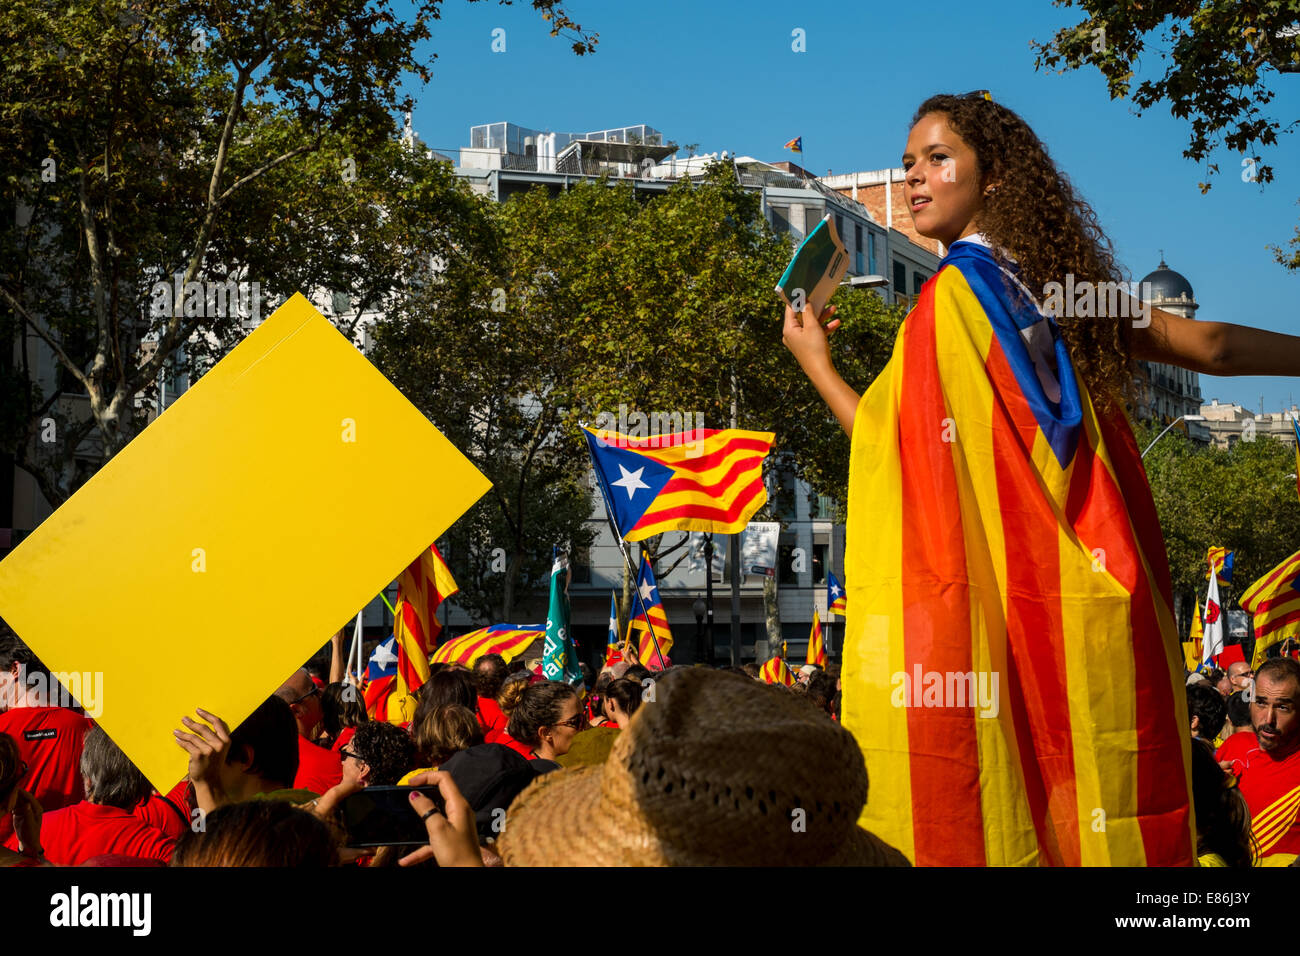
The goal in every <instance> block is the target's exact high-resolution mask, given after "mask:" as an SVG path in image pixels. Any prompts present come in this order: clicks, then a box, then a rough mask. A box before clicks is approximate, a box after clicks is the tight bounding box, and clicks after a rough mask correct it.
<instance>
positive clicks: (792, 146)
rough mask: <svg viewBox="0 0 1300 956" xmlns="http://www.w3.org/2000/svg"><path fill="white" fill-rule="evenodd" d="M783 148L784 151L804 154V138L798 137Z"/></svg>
mask: <svg viewBox="0 0 1300 956" xmlns="http://www.w3.org/2000/svg"><path fill="white" fill-rule="evenodd" d="M782 148H783V149H789V150H793V151H794V152H796V153H802V152H803V137H802V136H796V137H795V138H794V139H792V140H790V142H788V143H786V144H785V146H783V147H782Z"/></svg>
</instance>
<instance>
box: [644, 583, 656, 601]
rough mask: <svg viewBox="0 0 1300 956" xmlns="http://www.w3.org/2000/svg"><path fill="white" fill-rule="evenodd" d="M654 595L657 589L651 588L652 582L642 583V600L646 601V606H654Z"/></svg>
mask: <svg viewBox="0 0 1300 956" xmlns="http://www.w3.org/2000/svg"><path fill="white" fill-rule="evenodd" d="M654 595H655V589H654V588H652V587H651V586H650V582H649V581H644V582H642V584H641V600H642V601H644V602H645V603H646V604H653V603H654Z"/></svg>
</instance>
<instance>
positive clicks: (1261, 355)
mask: <svg viewBox="0 0 1300 956" xmlns="http://www.w3.org/2000/svg"><path fill="white" fill-rule="evenodd" d="M1133 357H1134V358H1135V359H1144V360H1146V361H1149V362H1163V363H1165V364H1166V365H1177V366H1178V367H1179V368H1185V369H1189V370H1190V371H1193V372H1200V373H1202V374H1204V375H1300V336H1296V335H1285V334H1283V333H1282V332H1268V331H1266V330H1264V329H1256V328H1251V327H1250V326H1248V325H1231V324H1229V323H1227V322H1206V321H1202V320H1200V319H1185V318H1183V317H1182V316H1179V315H1174V314H1172V313H1170V312H1165V311H1164V310H1163V309H1154V308H1153V309H1152V310H1151V324H1150V325H1148V326H1146V327H1145V328H1134V330H1133Z"/></svg>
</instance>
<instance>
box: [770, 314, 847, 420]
mask: <svg viewBox="0 0 1300 956" xmlns="http://www.w3.org/2000/svg"><path fill="white" fill-rule="evenodd" d="M834 313H835V306H833V305H832V306H830V307H828V308H826V309H823V310H822V314H821V321H820V322H815V321H813V318H812V315H811V314H810V313H809V312H808V311H807V310H805V311H804V312H801V313H799V312H795V310H794V309H792V308H790V306H788V305H787V306H786V307H785V327H784V329H783V334H782V337H781V341H783V342H784V343H785V347H786V348H788V349H789V350H790V351H791V352H792V353H793V354H794V357H795V359H796V360H797V361H798V362H799V367H800V368H801V369H803V373H804V374H805V375H807V376H808V381H810V382H812V383H813V387H814V388H816V389H817V392H818V394H819V395H821V397H822V400H823V401H824V402H825V403H826V404H827V405H828V406H830V410H831V414H833V415H834V416H835V417H836V418H837V419H839V423H840V427H841V428H843V429H844V431H845V433H846V434H847V435H848V436H849V437H850V438H852V437H853V418H854V416H855V415H856V414H857V412H858V402H859V401H860V400H861V396H860V395H858V393H857V392H855V391H854V390H853V389H852V388H850V387H849V385H848V383H847V382H845V381H844V379H842V378H840V373H839V372H837V371H835V365H834V363H832V362H831V350H830V346H829V345H828V344H827V337H828V336H829V335H830V334H831V333H832V332H834V331H835V330H836V329H838V328H839V327H840V320H839V319H831V318H830V317H831V316H832V315H834Z"/></svg>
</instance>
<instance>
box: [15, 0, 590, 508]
mask: <svg viewBox="0 0 1300 956" xmlns="http://www.w3.org/2000/svg"><path fill="white" fill-rule="evenodd" d="M507 2H508V0H507ZM532 5H533V7H534V8H536V9H537V10H538V11H540V12H541V13H542V15H543V17H544V18H545V19H546V20H547V21H548V22H549V24H550V27H551V32H552V35H559V34H561V33H564V34H566V35H567V36H572V37H573V42H574V46H575V52H582V53H585V52H587V51H588V50H589V49H591V46H592V44H593V43H594V40H595V38H594V36H593V37H587V36H586V35H584V34H582V32H581V28H580V27H579V26H578V25H577V24H575V23H573V21H572V20H571V19H570V18H569V17H568V15H567V14H566V13H565V12H564V9H563V7H562V6H561V5H560V4H559V3H558V2H557V0H533V2H532ZM439 6H440V3H439V2H438V0H423V2H418V3H416V4H414V5H412V6H410V7H409V8H405V9H403V10H402V11H400V12H398V11H395V9H394V7H393V5H392V4H390V3H389V2H388V0H307V2H304V3H296V4H282V3H272V4H262V5H245V6H242V7H231V6H230V5H228V4H224V3H215V2H208V0H199V2H194V3H185V4H172V3H162V2H156V0H106V2H98V0H97V2H93V3H92V2H89V0H71V2H65V3H59V4H55V3H52V2H49V0H13V2H10V3H6V4H5V5H4V6H3V8H0V171H3V172H0V202H2V204H3V206H4V207H5V208H6V209H11V210H17V224H16V228H13V229H7V230H5V231H4V232H3V234H2V235H0V307H3V308H5V309H7V310H8V311H9V313H10V314H11V315H12V316H13V317H14V319H16V320H17V321H18V322H20V323H21V326H22V328H23V329H24V331H25V333H26V334H30V335H32V336H35V337H38V338H39V339H41V340H42V341H43V342H44V344H45V346H46V347H48V349H49V350H50V351H51V352H52V353H53V354H54V356H55V359H56V361H57V363H58V368H57V372H56V374H54V375H51V376H46V378H45V380H44V381H37V382H36V384H37V388H36V389H34V390H24V389H21V388H11V387H8V386H6V389H5V391H6V394H7V395H10V397H12V398H14V399H15V400H21V402H22V405H23V412H22V414H21V415H20V416H18V417H19V418H20V422H18V423H17V425H16V426H15V423H14V422H13V421H11V420H10V416H6V417H5V419H4V420H3V421H0V425H5V426H10V427H8V428H7V430H6V432H5V433H4V434H3V435H0V441H2V442H3V444H4V447H5V449H6V450H7V451H9V452H10V453H12V454H13V455H14V456H15V459H16V461H17V463H18V464H19V465H20V466H21V467H23V468H24V469H26V470H27V471H29V472H30V473H31V474H32V475H33V476H34V477H35V479H36V481H37V483H38V484H39V486H40V488H41V490H42V492H43V493H44V494H45V496H46V497H47V498H48V499H49V501H50V502H51V503H53V504H55V505H57V504H59V503H60V502H62V501H63V500H64V499H66V498H67V497H68V496H69V495H70V494H71V493H72V492H73V491H74V490H75V489H76V488H77V487H78V486H79V484H80V483H81V482H82V481H84V480H85V478H86V477H88V475H89V474H90V473H91V472H93V471H94V470H95V469H96V468H97V467H98V466H99V465H100V464H102V463H103V462H104V461H106V460H108V459H109V458H111V457H112V456H113V455H114V454H115V453H116V452H117V451H118V450H120V449H121V448H122V447H123V446H124V445H125V444H126V443H127V442H128V441H129V440H130V439H131V438H132V437H133V435H134V434H135V433H136V432H138V430H139V429H140V427H141V426H142V424H143V421H144V415H143V412H142V411H141V410H140V408H139V407H138V404H139V403H138V399H139V397H140V396H141V393H142V392H144V391H145V390H146V389H150V388H152V387H153V383H155V382H156V381H157V380H158V379H159V377H160V376H161V375H163V374H165V373H166V372H167V370H168V369H172V368H175V367H176V366H178V365H184V364H186V363H194V364H196V365H197V366H199V367H200V368H201V366H202V363H203V362H205V361H208V362H210V360H211V359H212V358H213V357H215V356H217V355H220V354H221V353H222V352H223V351H224V350H225V349H227V348H228V347H229V346H230V344H232V343H233V342H234V341H237V340H238V338H239V337H240V335H241V334H242V332H243V331H244V329H242V328H241V321H242V320H241V318H240V317H239V316H237V315H236V314H234V311H233V310H231V309H229V308H228V307H226V308H219V309H216V310H215V311H216V312H217V313H219V314H213V312H214V310H213V309H211V308H208V307H207V306H206V303H203V304H200V303H199V301H198V297H193V298H191V297H189V296H185V297H176V296H173V297H172V299H173V301H170V302H166V301H161V297H160V296H157V295H155V283H157V282H158V281H160V280H170V279H171V278H172V277H173V276H177V275H178V276H179V277H180V282H181V284H182V288H184V287H185V284H186V283H189V282H191V281H214V282H217V283H220V282H223V281H224V280H226V279H234V280H240V281H247V282H257V283H259V285H260V287H261V291H262V293H263V295H264V296H265V298H266V304H267V307H268V308H269V307H271V306H273V305H274V304H275V303H276V301H278V299H280V298H283V297H284V296H287V295H288V294H289V293H291V292H294V291H299V290H304V291H311V290H313V289H316V288H325V289H329V290H332V291H336V292H343V293H346V294H348V295H350V296H351V297H352V298H353V300H354V302H355V303H356V304H357V305H358V306H361V307H364V306H367V305H378V304H380V303H381V302H382V301H383V300H384V298H385V297H386V296H387V295H389V294H392V293H393V292H394V291H396V290H394V289H393V288H392V286H393V276H394V275H395V274H396V272H395V270H394V269H393V260H394V259H395V258H397V257H400V256H402V255H405V254H406V251H407V250H410V249H413V248H415V249H419V248H421V247H425V248H426V249H427V247H428V246H434V247H435V248H436V247H437V245H438V244H439V241H441V242H443V243H446V242H448V241H450V240H449V238H448V237H447V236H446V235H442V236H439V232H443V233H445V232H447V231H448V229H449V224H451V223H456V222H458V220H459V217H458V214H457V210H456V206H457V201H456V200H455V197H454V195H453V194H450V193H449V192H448V191H447V190H446V189H445V186H446V182H445V180H446V178H447V177H446V176H442V177H441V178H440V177H439V176H438V175H437V174H436V173H434V172H432V171H431V170H429V169H428V168H427V167H426V168H423V169H414V168H411V167H418V166H420V165H421V164H420V162H419V160H418V159H415V158H413V159H410V160H406V159H402V158H401V157H398V156H397V155H396V154H395V153H394V151H393V146H392V139H393V133H394V124H393V120H392V116H393V114H394V112H395V111H397V110H399V109H405V108H409V105H410V103H409V98H408V97H403V96H401V95H400V93H399V92H398V91H399V87H400V83H401V81H402V79H403V77H404V76H405V75H407V74H411V75H414V76H415V77H416V78H417V79H420V80H426V81H427V80H428V78H429V76H430V73H429V68H430V62H431V59H432V57H431V55H429V54H423V53H420V52H417V48H418V47H419V45H420V44H422V43H423V42H424V41H426V40H427V39H429V36H430V33H429V24H430V22H431V21H432V20H434V19H436V18H437V17H438V9H439ZM370 160H375V162H370ZM403 167H407V168H403ZM449 195H450V196H452V198H451V200H450V201H447V202H444V199H445V197H447V196H449ZM408 200H415V202H414V203H413V205H411V206H404V205H403V203H404V202H406V201H408ZM417 207H418V208H417ZM419 209H422V210H423V213H426V214H431V215H433V216H434V223H435V224H434V225H433V227H432V228H429V226H428V224H426V223H424V222H422V221H421V219H420V218H419V217H420V215H421V212H420V211H419ZM191 306H192V307H191ZM23 344H24V347H25V346H26V335H24V338H23ZM195 370H196V371H197V370H200V369H195ZM35 371H36V369H35V368H34V367H33V366H32V364H31V358H30V356H29V355H28V352H27V351H26V350H25V349H24V351H23V354H22V357H21V358H20V362H19V365H18V367H17V368H16V369H14V370H11V371H10V372H9V373H8V375H7V376H6V378H20V379H26V380H28V381H33V380H36V379H37V376H36V375H35V374H34V373H35ZM51 425H53V426H55V427H53V428H51V427H50V426H51ZM52 435H53V436H55V437H54V440H52V441H51V440H50V437H51V436H52ZM88 450H91V452H92V454H91V455H90V457H89V458H87V451H88Z"/></svg>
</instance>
